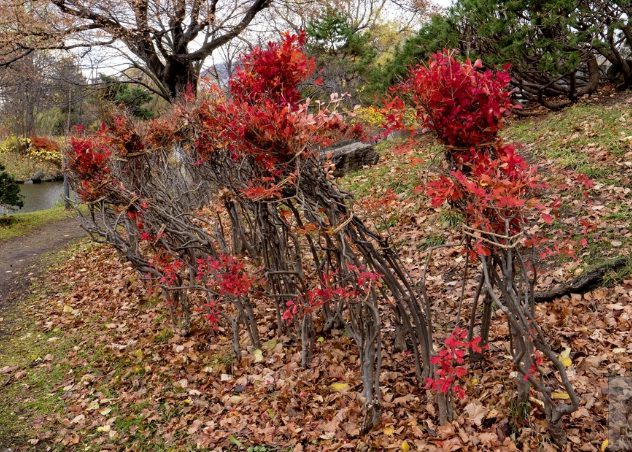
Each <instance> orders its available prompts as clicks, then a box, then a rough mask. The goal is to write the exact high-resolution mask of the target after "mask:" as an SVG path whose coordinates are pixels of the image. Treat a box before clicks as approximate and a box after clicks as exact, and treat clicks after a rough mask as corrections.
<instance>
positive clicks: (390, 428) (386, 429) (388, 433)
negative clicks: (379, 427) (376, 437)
mask: <svg viewBox="0 0 632 452" xmlns="http://www.w3.org/2000/svg"><path fill="white" fill-rule="evenodd" d="M384 434H385V435H386V436H393V434H395V429H394V428H393V426H392V425H387V426H386V427H384Z"/></svg>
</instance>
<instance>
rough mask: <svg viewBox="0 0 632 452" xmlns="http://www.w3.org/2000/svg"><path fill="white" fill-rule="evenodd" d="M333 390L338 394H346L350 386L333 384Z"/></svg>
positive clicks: (338, 383)
mask: <svg viewBox="0 0 632 452" xmlns="http://www.w3.org/2000/svg"><path fill="white" fill-rule="evenodd" d="M331 389H333V390H334V391H336V392H345V391H347V390H348V389H349V385H348V384H347V383H340V382H337V383H332V384H331Z"/></svg>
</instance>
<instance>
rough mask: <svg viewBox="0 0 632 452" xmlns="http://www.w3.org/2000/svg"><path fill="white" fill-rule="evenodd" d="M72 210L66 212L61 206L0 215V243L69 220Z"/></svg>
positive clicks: (73, 213)
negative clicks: (48, 224)
mask: <svg viewBox="0 0 632 452" xmlns="http://www.w3.org/2000/svg"><path fill="white" fill-rule="evenodd" d="M73 215H75V212H74V211H73V210H66V209H64V207H63V206H58V207H53V208H50V209H46V210H38V211H36V212H28V213H16V214H14V215H6V216H2V215H0V242H2V241H3V240H7V239H11V238H14V237H20V236H23V235H26V234H28V233H29V232H31V231H32V230H33V229H36V228H39V227H41V226H43V225H45V224H46V223H50V222H51V221H58V220H62V219H64V218H71V217H72V216H73Z"/></svg>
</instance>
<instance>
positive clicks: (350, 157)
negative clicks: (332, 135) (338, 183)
mask: <svg viewBox="0 0 632 452" xmlns="http://www.w3.org/2000/svg"><path fill="white" fill-rule="evenodd" d="M322 153H323V159H331V160H332V161H333V163H334V165H336V169H335V170H334V176H335V177H341V176H344V175H345V174H347V173H349V172H351V171H356V170H359V169H362V168H363V167H365V166H370V165H375V164H376V163H377V162H378V161H379V159H380V155H379V154H378V153H377V152H376V151H375V146H374V145H372V144H370V143H362V142H350V143H349V142H346V143H338V144H337V145H336V146H334V147H331V148H327V149H324V150H323V151H322Z"/></svg>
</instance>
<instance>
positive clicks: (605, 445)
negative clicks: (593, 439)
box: [599, 438, 608, 452]
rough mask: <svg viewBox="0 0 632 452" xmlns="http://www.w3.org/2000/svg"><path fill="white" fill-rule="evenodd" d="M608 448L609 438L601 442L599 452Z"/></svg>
mask: <svg viewBox="0 0 632 452" xmlns="http://www.w3.org/2000/svg"><path fill="white" fill-rule="evenodd" d="M607 448H608V438H606V439H604V440H603V443H601V447H600V448H599V452H605V450H606V449H607Z"/></svg>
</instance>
